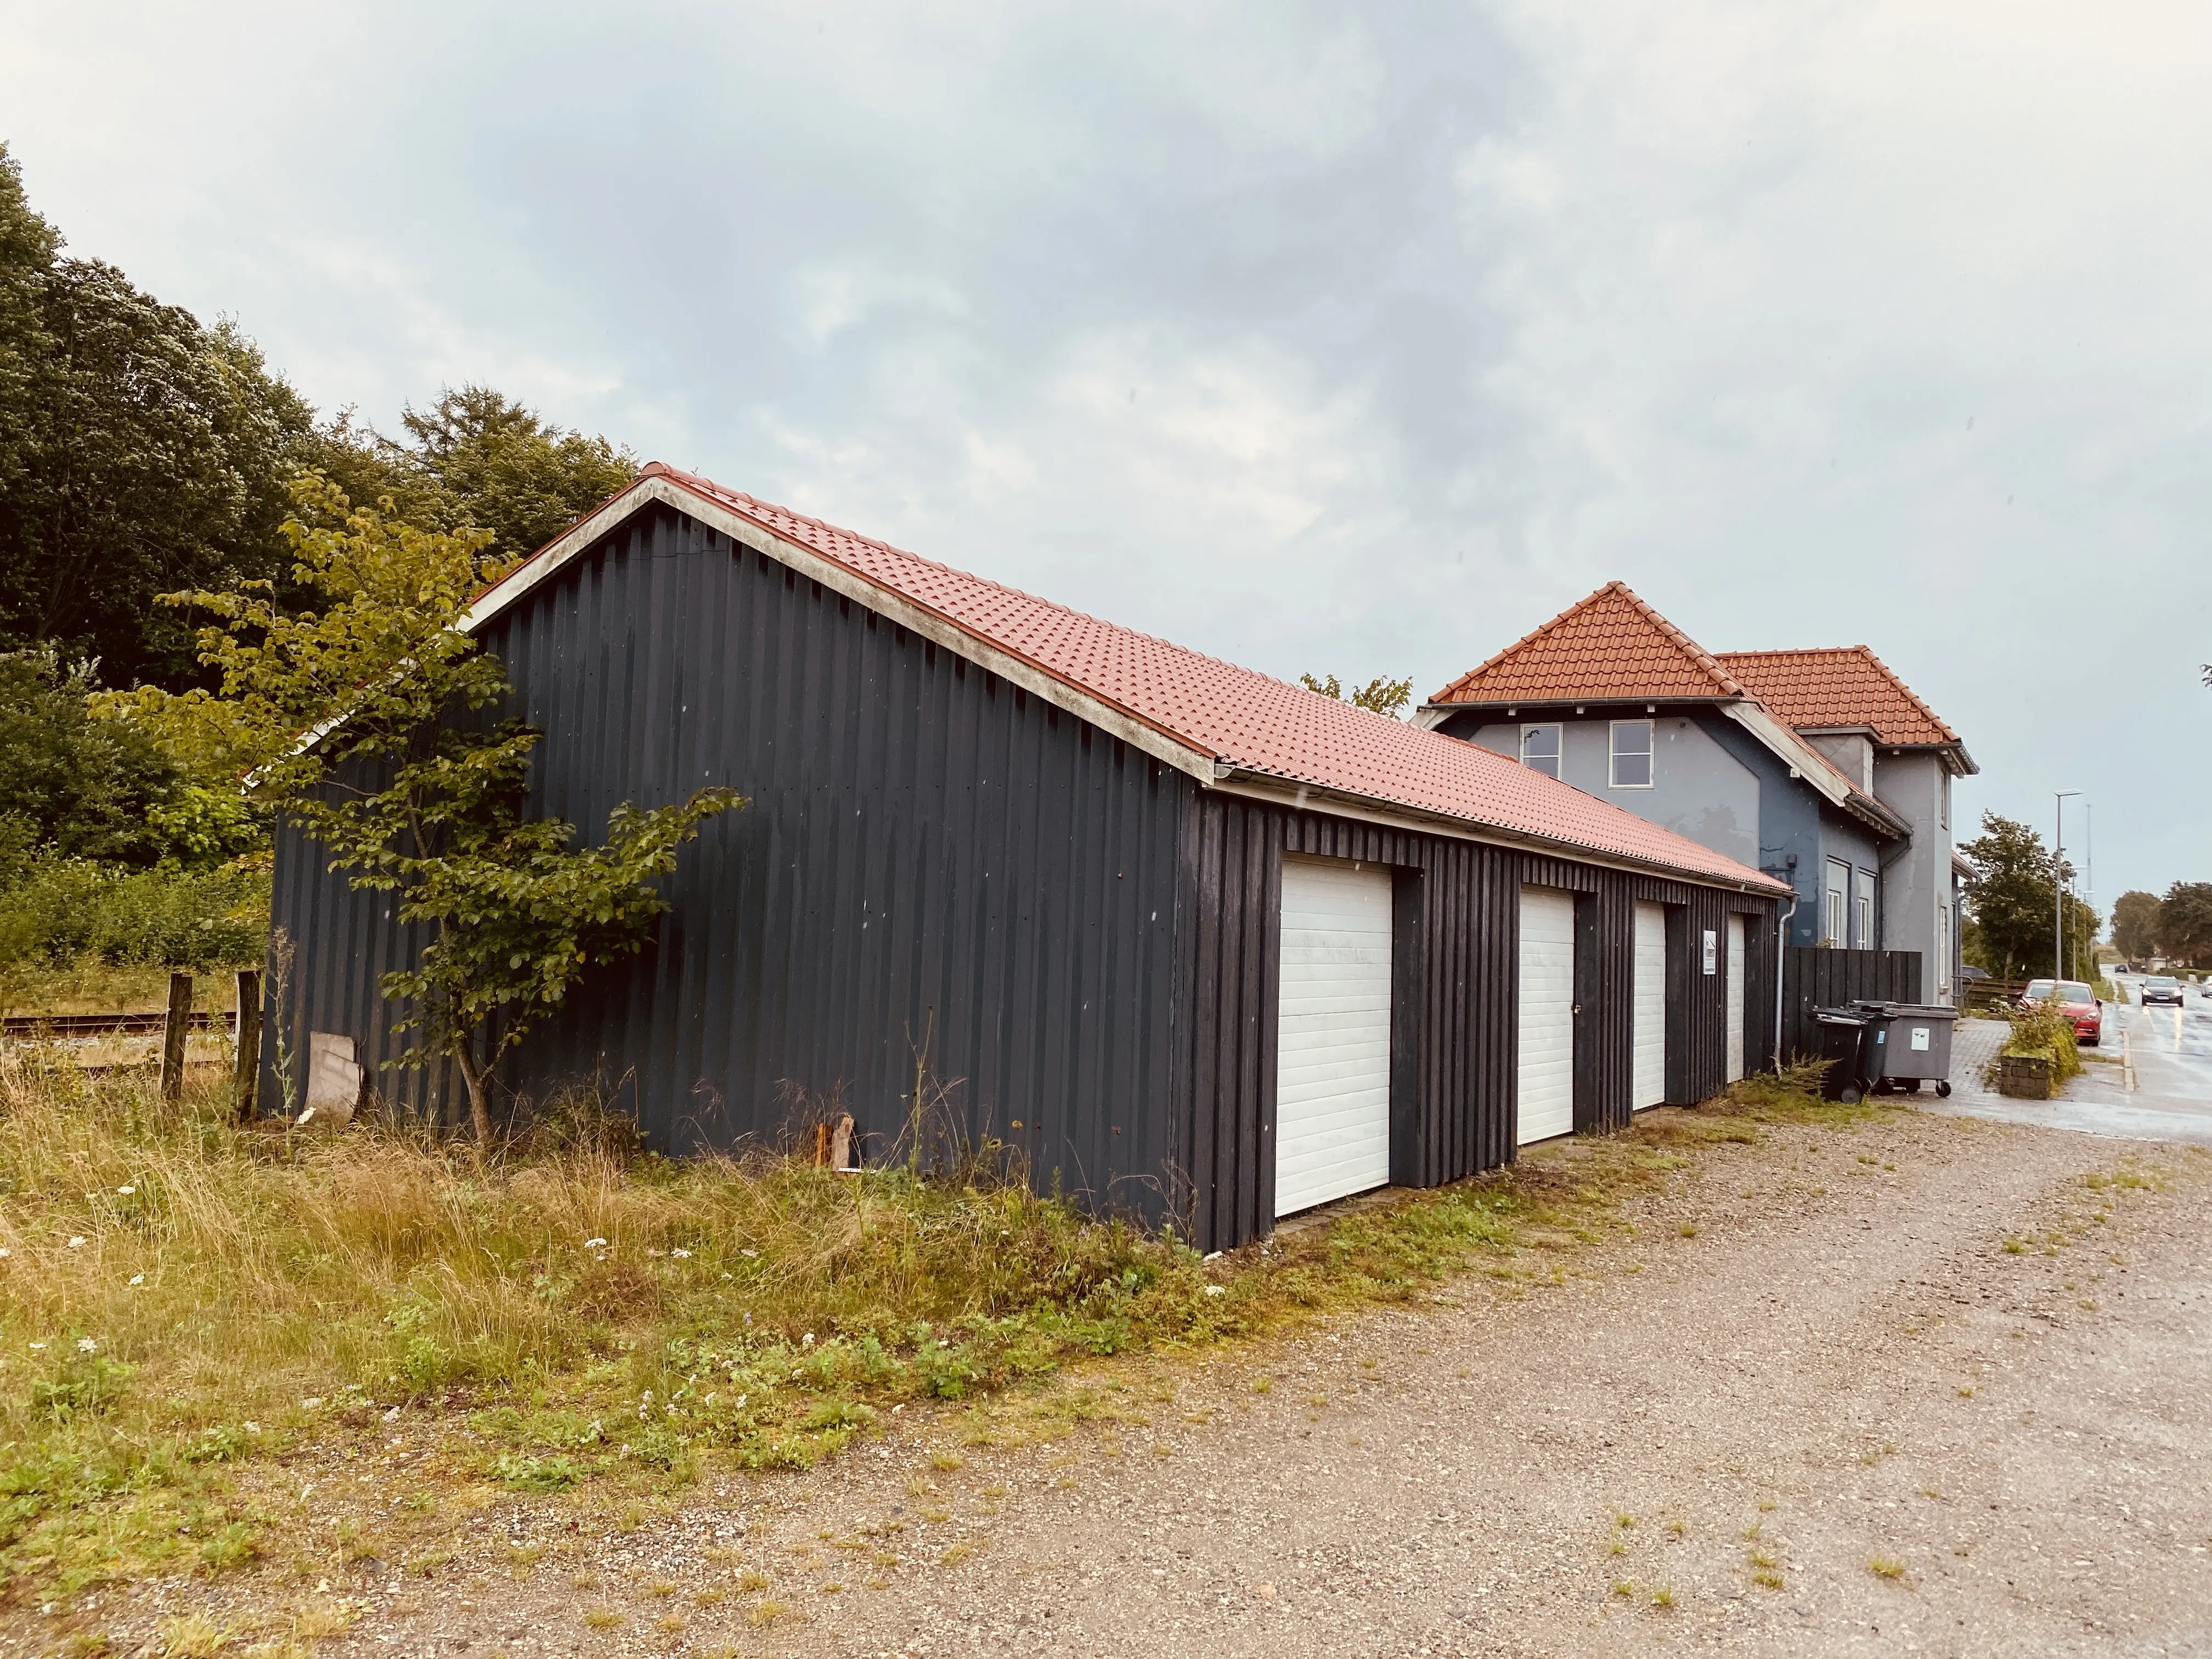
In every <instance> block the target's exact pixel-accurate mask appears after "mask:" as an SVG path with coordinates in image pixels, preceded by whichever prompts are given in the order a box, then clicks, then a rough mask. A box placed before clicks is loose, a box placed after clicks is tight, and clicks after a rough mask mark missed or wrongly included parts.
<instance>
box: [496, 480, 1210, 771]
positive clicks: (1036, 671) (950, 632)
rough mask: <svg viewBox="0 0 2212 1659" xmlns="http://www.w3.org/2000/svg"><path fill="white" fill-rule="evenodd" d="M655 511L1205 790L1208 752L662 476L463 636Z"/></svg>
mask: <svg viewBox="0 0 2212 1659" xmlns="http://www.w3.org/2000/svg"><path fill="white" fill-rule="evenodd" d="M653 502H659V503H660V504H662V505H664V506H667V507H672V508H674V509H675V510H676V511H677V512H678V513H684V514H685V515H687V516H689V517H690V518H693V519H696V520H698V521H699V522H700V523H702V524H703V525H705V526H708V528H709V529H712V530H717V531H720V532H721V533H722V534H723V535H725V536H727V537H728V538H730V539H731V540H732V541H733V542H736V543H738V544H740V545H742V546H745V547H750V548H751V549H752V550H754V551H755V552H757V553H760V554H762V555H764V556H766V557H768V558H770V559H773V560H775V562H777V563H779V564H781V565H784V566H786V567H787V568H790V569H792V570H794V571H796V572H797V573H798V574H800V575H802V576H805V577H806V578H808V579H809V580H812V581H817V582H820V583H821V584H822V586H824V587H826V588H829V590H830V591H832V592H836V593H837V594H838V595H840V596H841V597H842V598H845V599H851V600H852V601H853V602H854V604H855V605H864V606H866V608H867V609H868V610H870V611H874V612H875V613H876V614H877V615H878V616H879V617H883V618H884V620H886V621H888V622H893V623H897V624H899V626H901V627H902V628H906V629H910V630H912V631H913V632H914V633H916V634H919V635H921V636H922V637H923V638H924V639H926V640H929V641H933V642H934V643H936V644H938V645H940V646H942V647H945V649H946V650H948V651H950V652H951V653H953V654H954V655H956V656H958V657H963V658H964V659H967V660H968V661H969V662H972V663H974V664H975V665H976V666H977V667H979V668H982V669H985V670H987V671H989V672H991V673H994V674H996V675H998V676H999V677H1000V678H1002V679H1004V680H1006V682H1008V683H1009V684H1013V685H1018V686H1019V687H1020V688H1021V689H1022V690H1024V691H1027V692H1028V693H1029V694H1030V696H1035V697H1037V698H1040V699H1042V701H1044V702H1048V703H1049V704H1051V705H1052V706H1053V707H1054V708H1058V709H1060V710H1061V711H1062V712H1063V713H1065V714H1073V716H1074V717H1075V718H1076V719H1078V720H1084V721H1087V722H1088V723H1089V724H1091V726H1096V727H1097V728H1098V729H1099V730H1100V731H1102V732H1106V733H1107V734H1108V735H1109V736H1110V737H1115V738H1121V741H1123V742H1124V743H1126V744H1128V745H1129V746H1130V747H1131V748H1133V749H1135V750H1139V751H1140V752H1142V753H1144V754H1146V755H1150V756H1151V757H1152V758H1153V759H1155V760H1157V761H1158V762H1160V763H1162V764H1164V765H1167V766H1171V767H1173V768H1174V769H1176V770H1177V771H1179V772H1182V773H1184V774H1186V775H1188V776H1191V777H1193V778H1196V779H1197V780H1199V781H1200V782H1202V783H1206V782H1211V781H1212V778H1213V775H1214V758H1215V757H1214V756H1213V755H1212V752H1211V751H1209V750H1202V749H1200V748H1198V747H1197V746H1195V745H1194V744H1189V743H1187V742H1185V741H1184V740H1183V739H1182V738H1180V737H1178V736H1176V734H1175V733H1174V732H1170V731H1168V730H1167V729H1166V728H1164V727H1163V726H1157V725H1155V724H1154V723H1153V722H1152V721H1150V720H1146V719H1145V718H1144V716H1142V715H1141V714H1137V713H1136V712H1135V711H1133V710H1132V709H1127V708H1122V707H1121V705H1120V704H1118V703H1115V702H1109V701H1108V700H1106V699H1104V698H1103V697H1100V696H1097V695H1095V694H1094V693H1091V692H1090V691H1087V690H1084V689H1083V688H1081V687H1079V686H1078V685H1076V684H1073V682H1071V681H1069V680H1067V679H1065V678H1062V677H1061V676H1060V675H1058V674H1055V673H1054V672H1053V671H1051V670H1050V669H1048V668H1047V667H1045V666H1044V665H1042V663H1039V662H1036V661H1034V660H1032V659H1030V658H1027V657H1024V656H1022V655H1020V654H1019V653H1016V652H1012V651H1009V650H1007V649H1006V647H1003V646H999V645H994V644H993V643H992V642H991V641H987V640H985V639H983V638H981V636H979V635H976V634H975V633H973V632H971V631H970V630H969V629H966V628H963V627H962V626H961V625H960V624H959V623H957V622H955V621H953V620H952V619H951V617H947V616H945V614H944V613H943V612H941V611H934V610H932V609H931V608H930V607H929V606H927V605H923V604H921V603H920V602H919V601H918V600H915V599H910V598H908V596H907V595H905V594H903V593H902V592H899V591H898V590H897V589H896V588H894V587H890V586H886V585H884V583H882V582H879V581H877V580H874V579H873V578H872V577H870V576H866V575H864V574H861V573H860V571H857V570H855V569H854V568H852V567H851V566H850V565H847V564H842V563H840V562H838V561H836V559H832V558H829V557H827V556H824V555H823V554H820V553H817V552H816V551H815V550H813V549H812V548H811V547H807V546H805V544H801V543H799V542H794V541H790V540H787V538H784V537H781V536H779V535H777V534H776V533H775V532H774V531H772V530H770V529H769V528H768V527H767V526H764V525H762V524H759V523H757V521H755V520H752V519H750V518H748V517H746V516H745V515H744V513H738V512H735V511H733V510H732V509H731V508H729V507H725V506H723V505H722V504H721V503H720V502H719V501H714V499H713V498H711V497H709V496H706V495H700V494H699V493H697V492H696V491H695V490H692V489H686V488H685V487H684V485H683V484H681V483H678V482H677V481H676V480H674V479H672V478H670V477H665V475H662V474H659V473H648V474H647V475H646V476H645V477H641V478H640V479H639V480H638V481H637V482H636V483H635V484H633V485H631V486H630V488H629V489H627V490H625V491H624V492H623V494H621V495H617V496H616V497H615V499H614V500H612V501H609V502H608V503H607V504H606V505H605V507H600V508H599V511H597V512H596V513H592V514H591V515H590V516H589V517H587V518H586V519H584V520H580V522H578V523H577V524H576V525H575V526H574V528H572V529H571V530H569V531H568V533H567V534H566V535H564V536H562V537H560V538H558V539H556V540H555V541H552V542H550V543H548V544H546V546H545V547H544V548H543V549H541V550H539V551H538V553H536V554H534V555H533V556H532V557H531V558H530V559H529V560H527V561H526V562H525V563H523V564H522V565H521V566H520V567H518V568H516V569H515V570H514V571H513V572H512V573H510V574H508V575H507V579H506V580H503V581H501V583H499V584H498V585H497V586H494V587H492V588H490V589H489V590H487V591H486V592H484V593H483V595H482V596H481V597H480V598H478V599H477V602H476V603H475V604H474V605H471V606H470V607H469V610H468V611H467V613H466V614H465V616H464V617H463V618H462V621H461V629H462V631H463V632H465V633H474V632H475V631H476V630H477V629H479V628H481V627H483V625H484V624H485V623H489V622H490V621H491V620H492V618H494V617H496V616H498V615H499V614H500V613H501V611H506V610H507V609H508V608H509V607H511V606H512V605H514V604H515V603H516V602H517V601H518V600H520V599H521V598H522V597H523V596H524V595H525V594H526V593H528V592H530V591H531V590H532V589H533V588H535V587H537V586H538V585H539V584H540V583H542V582H544V581H545V580H548V579H549V578H550V577H551V576H553V575H554V574H556V573H557V572H559V571H560V570H561V569H562V568H563V567H564V566H566V565H567V564H568V562H570V561H571V560H572V559H574V558H575V557H576V556H578V555H580V554H581V553H583V552H584V551H586V550H587V549H589V548H591V547H593V546H595V545H597V544H599V542H600V541H601V540H602V539H604V538H605V537H606V536H608V535H610V534H611V533H612V532H614V531H615V530H616V529H617V527H619V526H621V525H622V524H623V523H624V522H625V521H627V520H629V519H630V518H632V517H633V516H635V514H636V513H640V512H641V511H643V510H644V509H645V507H647V506H648V505H649V504H651V503H653Z"/></svg>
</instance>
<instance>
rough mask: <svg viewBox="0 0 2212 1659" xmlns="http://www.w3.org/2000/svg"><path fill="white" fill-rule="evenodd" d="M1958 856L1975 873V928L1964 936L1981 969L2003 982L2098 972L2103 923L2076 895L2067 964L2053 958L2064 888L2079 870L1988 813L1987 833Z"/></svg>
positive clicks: (1970, 898) (2022, 829)
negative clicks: (2097, 944) (2054, 933)
mask: <svg viewBox="0 0 2212 1659" xmlns="http://www.w3.org/2000/svg"><path fill="white" fill-rule="evenodd" d="M1959 851H1960V853H1962V854H1965V855H1966V858H1967V860H1970V861H1971V862H1972V865H1973V866H1974V871H1975V875H1974V879H1973V881H1972V883H1971V884H1969V885H1968V888H1967V903H1968V905H1969V906H1970V907H1971V908H1972V912H1973V915H1972V921H1973V923H1974V929H1973V931H1972V933H1966V934H1961V935H1960V938H1961V940H1962V941H1966V940H1969V939H1971V940H1972V943H1973V945H1975V946H1976V947H1977V948H1978V951H1979V957H1978V960H1977V961H1976V963H1975V965H1976V966H1977V967H1980V968H1984V969H1988V970H1989V971H1990V973H1992V974H1994V975H1996V976H1997V977H1998V978H1999V979H2027V978H2033V977H2034V976H2036V975H2054V976H2056V975H2064V974H2069V973H2075V974H2079V973H2089V972H2091V971H2092V970H2093V968H2094V965H2095V962H2096V949H2095V940H2096V937H2097V931H2098V921H2099V918H2098V915H2097V913H2096V912H2095V911H2094V910H2093V909H2091V908H2089V906H2087V905H2086V904H2084V903H2082V902H2081V900H2079V899H2077V898H2075V897H2074V896H2072V895H2071V894H2069V895H2068V896H2066V901H2065V906H2066V908H2065V933H2066V944H2067V952H2066V963H2065V965H2064V966H2063V968H2059V969H2054V968H2053V966H2052V958H2051V956H2050V955H2049V954H2047V953H2048V952H2050V951H2051V948H2052V945H2053V943H2054V941H2053V939H2052V937H2051V934H2052V931H2053V929H2054V927H2055V926H2056V925H2057V921H2058V909H2057V904H2058V893H2057V884H2058V883H2059V882H2061V881H2064V880H2070V879H2072V878H2073V874H2074V868H2073V866H2071V865H2070V864H2061V863H2057V862H2056V861H2055V860H2053V859H2052V858H2051V849H2050V848H2047V847H2045V845H2044V844H2043V838H2042V836H2039V835H2037V834H2036V832H2035V831H2034V830H2033V829H2030V828H2028V826H2027V825H2026V824H2024V823H2019V822H2018V821H2017V820H2015V819H2012V818H2008V817H1999V816H1998V815H1997V814H1996V813H1995V812H1984V813H1983V814H1982V833H1981V834H1980V835H1979V836H1977V837H1975V839H1973V840H1972V841H1970V842H1962V843H1961V844H1960V848H1959Z"/></svg>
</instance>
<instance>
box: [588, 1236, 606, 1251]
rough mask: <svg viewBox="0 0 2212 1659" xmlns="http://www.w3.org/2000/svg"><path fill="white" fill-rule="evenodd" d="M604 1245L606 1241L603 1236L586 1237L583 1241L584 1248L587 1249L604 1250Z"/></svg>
mask: <svg viewBox="0 0 2212 1659" xmlns="http://www.w3.org/2000/svg"><path fill="white" fill-rule="evenodd" d="M606 1247H607V1241H606V1240H605V1239H604V1238H587V1239H586V1240H585V1241H584V1248H585V1249H587V1250H604V1249H606Z"/></svg>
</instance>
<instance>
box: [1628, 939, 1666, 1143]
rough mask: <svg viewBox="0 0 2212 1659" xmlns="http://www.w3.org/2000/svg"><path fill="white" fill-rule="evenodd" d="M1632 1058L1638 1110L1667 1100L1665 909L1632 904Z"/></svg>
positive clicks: (1634, 1098) (1634, 1100)
mask: <svg viewBox="0 0 2212 1659" xmlns="http://www.w3.org/2000/svg"><path fill="white" fill-rule="evenodd" d="M1635 1008H1636V1059H1635V1065H1634V1066H1633V1068H1632V1073H1631V1076H1632V1079H1633V1085H1634V1089H1635V1093H1634V1095H1633V1097H1632V1104H1633V1105H1634V1107H1635V1109H1637V1110H1638V1111H1639V1112H1640V1111H1642V1110H1643V1109H1644V1108H1645V1107H1647V1106H1663V1105H1665V1104H1666V1103H1667V910H1666V907H1665V906H1664V905H1659V904H1645V903H1642V902H1638V905H1637V907H1636V1001H1635Z"/></svg>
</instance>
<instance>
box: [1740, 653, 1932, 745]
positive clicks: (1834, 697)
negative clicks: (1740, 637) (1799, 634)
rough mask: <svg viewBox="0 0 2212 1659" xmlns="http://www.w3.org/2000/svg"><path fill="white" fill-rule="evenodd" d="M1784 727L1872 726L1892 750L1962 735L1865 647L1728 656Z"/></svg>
mask: <svg viewBox="0 0 2212 1659" xmlns="http://www.w3.org/2000/svg"><path fill="white" fill-rule="evenodd" d="M1717 660H1718V661H1719V662H1720V663H1721V664H1722V665H1723V667H1725V668H1726V669H1727V671H1729V673H1731V674H1733V675H1735V678H1737V679H1739V680H1741V682H1742V683H1743V684H1744V685H1745V687H1746V688H1747V690H1749V691H1750V693H1751V695H1752V696H1755V697H1757V698H1758V699H1759V702H1763V703H1765V705H1766V706H1767V708H1770V709H1771V710H1772V711H1773V712H1774V715H1775V717H1776V718H1777V719H1778V720H1786V721H1788V722H1789V723H1790V725H1792V726H1801V727H1802V726H1814V727H1819V726H1871V727H1873V728H1874V732H1875V736H1876V737H1877V738H1879V739H1880V740H1881V742H1883V743H1885V744H1896V745H1898V746H1899V747H1900V748H1902V747H1906V746H1910V745H1913V744H1954V743H1957V742H1958V741H1959V734H1958V733H1957V732H1954V731H1953V730H1952V729H1951V728H1950V727H1949V726H1947V725H1945V724H1944V723H1943V721H1942V720H1941V719H1940V718H1938V717H1937V715H1936V711H1935V710H1934V709H1932V708H1929V706H1928V705H1927V704H1926V703H1924V702H1921V701H1920V699H1919V698H1918V697H1917V696H1914V695H1913V692H1912V688H1911V686H1909V685H1907V684H1905V682H1904V681H1903V680H1901V679H1899V678H1897V676H1896V675H1895V674H1894V673H1893V672H1892V671H1890V667H1889V665H1888V664H1887V663H1886V662H1884V661H1883V660H1882V659H1881V658H1880V657H1877V656H1875V653H1873V652H1871V651H1869V649H1867V647H1864V646H1863V645H1847V646H1838V647H1834V648H1832V649H1828V650H1820V651H1723V653H1721V654H1720V656H1719V658H1718V659H1717Z"/></svg>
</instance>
